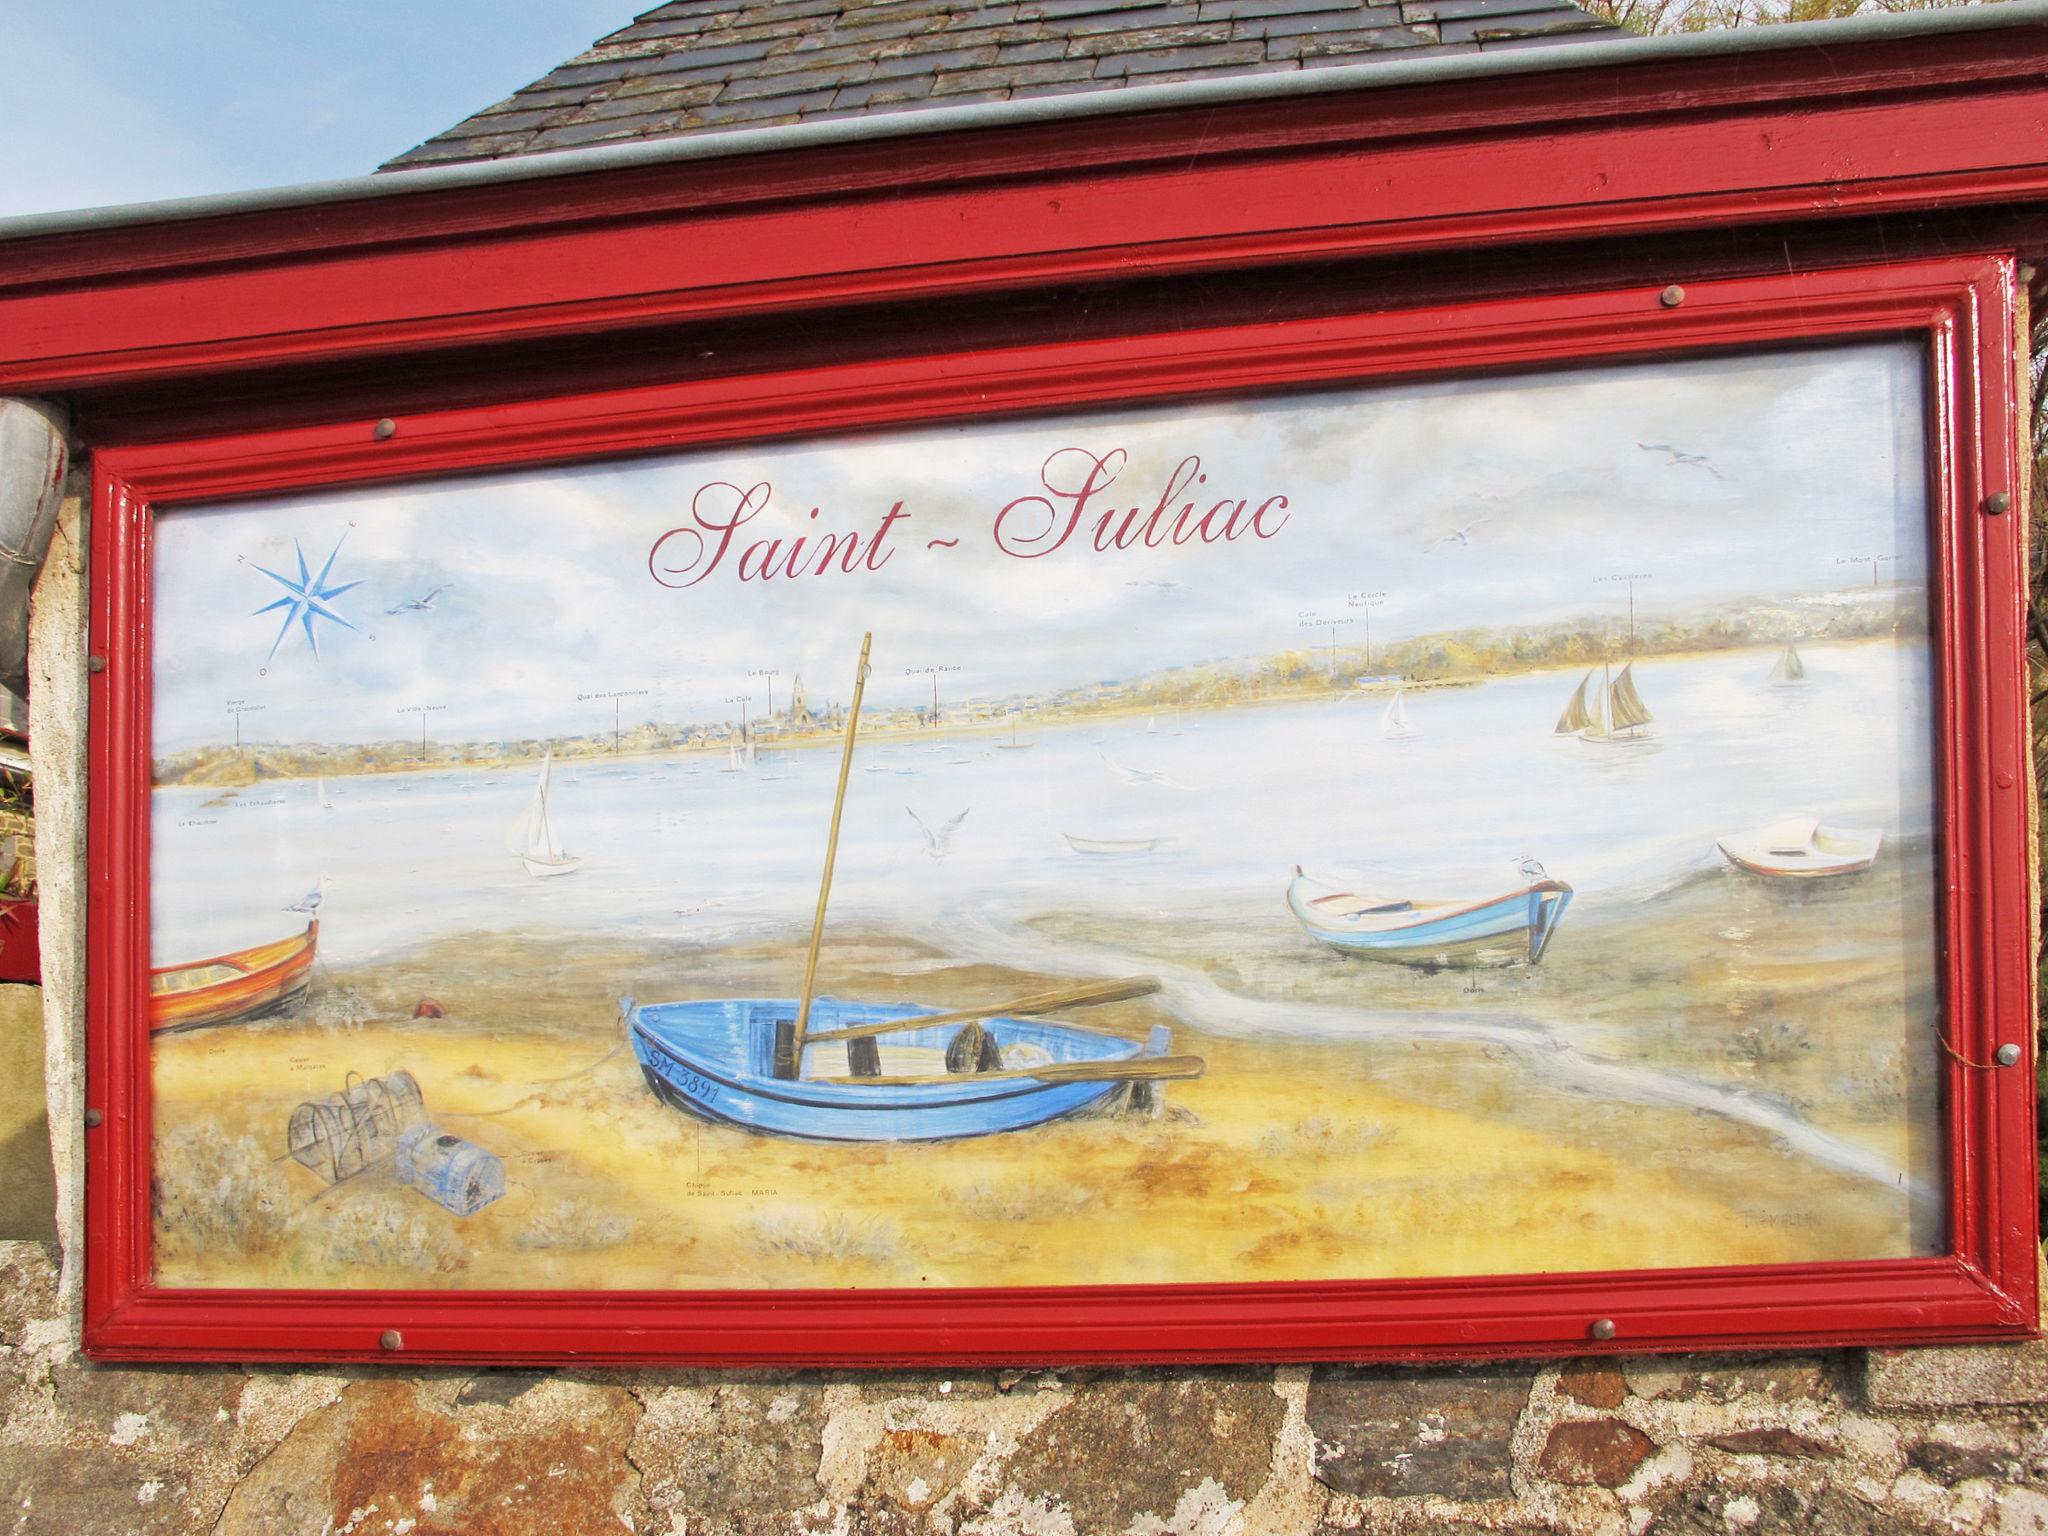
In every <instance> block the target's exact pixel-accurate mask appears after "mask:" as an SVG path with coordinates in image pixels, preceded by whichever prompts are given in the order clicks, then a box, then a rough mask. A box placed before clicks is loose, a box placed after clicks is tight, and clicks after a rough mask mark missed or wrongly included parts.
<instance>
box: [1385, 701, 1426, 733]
mask: <svg viewBox="0 0 2048 1536" xmlns="http://www.w3.org/2000/svg"><path fill="white" fill-rule="evenodd" d="M1421 734H1422V732H1420V731H1418V730H1417V729H1416V728H1415V725H1414V722H1412V721H1411V720H1409V718H1408V702H1407V696H1406V695H1405V694H1404V693H1403V692H1402V691H1401V690H1400V689H1399V688H1396V689H1395V690H1394V697H1393V699H1392V700H1391V701H1390V702H1389V703H1388V705H1387V707H1386V710H1385V712H1384V713H1383V714H1381V716H1380V735H1382V736H1384V737H1385V738H1386V739H1387V740H1388V741H1413V740H1414V739H1415V738H1416V737H1417V736H1420V735H1421Z"/></svg>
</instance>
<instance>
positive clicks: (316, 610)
mask: <svg viewBox="0 0 2048 1536" xmlns="http://www.w3.org/2000/svg"><path fill="white" fill-rule="evenodd" d="M347 537H348V535H347V534H343V535H342V538H341V539H336V540H335V541H334V553H333V554H330V555H329V556H328V557H327V563H326V564H325V565H323V566H321V567H320V574H319V575H318V576H313V575H309V574H308V572H307V568H306V552H305V550H304V549H302V548H300V546H299V541H298V540H297V539H294V540H292V550H293V552H294V553H296V554H297V555H298V557H299V575H298V579H297V580H296V581H294V580H293V579H292V578H291V577H289V576H280V575H279V574H278V573H277V572H276V571H273V570H270V569H268V568H267V567H264V566H260V565H257V566H256V569H257V570H259V571H262V572H263V574H264V575H266V576H268V577H269V578H270V579H271V580H272V581H274V582H276V583H277V584H278V585H279V586H280V587H283V588H284V591H285V595H284V596H283V597H280V598H279V599H278V600H277V601H276V602H274V603H266V604H264V605H263V606H262V607H261V608H258V609H257V610H256V612H257V613H259V614H261V613H271V612H273V611H275V610H276V609H279V608H282V609H284V610H285V616H284V623H283V624H282V625H281V626H280V627H279V628H278V631H277V638H276V639H275V640H273V641H271V642H270V655H269V656H266V657H265V658H264V661H265V662H266V663H268V662H269V661H272V660H274V659H275V658H276V656H277V648H278V647H279V646H280V645H283V644H284V637H285V636H286V635H288V634H290V633H291V628H292V625H294V624H297V625H298V626H299V627H300V628H302V629H303V630H304V631H305V633H306V644H307V646H309V647H310V648H311V649H312V652H313V656H314V659H315V660H318V659H319V656H320V634H319V631H318V630H317V629H316V628H315V627H314V624H313V621H314V620H315V619H332V620H333V621H334V622H335V623H337V624H339V625H340V626H341V627H342V628H343V629H354V628H355V625H353V624H351V623H349V621H348V620H347V619H345V618H343V617H342V616H341V615H340V614H339V613H337V612H336V611H335V610H334V608H333V607H332V606H331V604H332V603H333V600H334V599H335V598H337V597H339V596H341V594H342V593H344V592H346V591H348V590H349V588H351V587H359V586H361V585H362V582H360V581H344V582H341V583H340V584H338V585H336V586H329V585H328V584H327V577H328V575H329V573H331V572H332V571H333V569H334V560H335V556H336V555H339V554H340V553H341V545H342V539H346V538H347ZM249 563H250V564H251V565H255V564H256V563H255V561H253V560H252V561H250V562H249Z"/></svg>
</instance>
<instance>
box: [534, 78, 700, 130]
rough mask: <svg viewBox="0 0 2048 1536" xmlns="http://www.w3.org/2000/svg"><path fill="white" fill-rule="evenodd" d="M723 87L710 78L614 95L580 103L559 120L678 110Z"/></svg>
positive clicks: (697, 104)
mask: <svg viewBox="0 0 2048 1536" xmlns="http://www.w3.org/2000/svg"><path fill="white" fill-rule="evenodd" d="M724 89H725V86H724V84H723V83H722V82H720V81H716V80H713V81H709V82H707V83H705V84H703V85H685V86H679V87H676V88H674V89H671V90H666V91H644V92H641V93H639V94H636V95H632V96H614V97H612V98H611V99H610V100H608V101H599V102H593V103H591V105H589V106H587V107H582V108H580V109H578V110H577V111H576V112H575V113H574V115H572V116H570V117H567V118H564V119H562V121H564V122H574V123H601V122H609V121H611V120H613V119H614V118H622V117H644V116H647V115H648V114H650V113H662V112H680V111H682V110H683V109H684V108H686V107H701V106H703V105H705V104H706V103H707V102H711V101H715V100H717V98H718V93H719V92H720V91H722V90H724Z"/></svg>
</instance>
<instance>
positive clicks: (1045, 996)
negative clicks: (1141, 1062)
mask: <svg viewBox="0 0 2048 1536" xmlns="http://www.w3.org/2000/svg"><path fill="white" fill-rule="evenodd" d="M1158 990H1159V980H1158V978H1157V977H1154V976H1125V977H1123V978H1122V979H1120V980H1117V981H1095V982H1090V983H1088V984H1087V985H1086V986H1079V987H1061V988H1059V989H1057V990H1056V991H1052V992H1034V993H1032V994H1030V995H1029V996H1027V997H1013V998H1009V999H1007V1000H1006V1001H1003V1002H999V1003H983V1004H979V1005H977V1006H975V1007H972V1008H955V1009H952V1010H951V1011H950V1012H947V1013H920V1014H914V1015H912V1016H911V1017H910V1018H907V1019H886V1020H884V1021H883V1022H881V1023H879V1024H849V1025H847V1026H846V1027H845V1028H843V1029H821V1030H819V1031H818V1033H816V1034H815V1035H810V1036H807V1037H806V1038H807V1039H809V1040H810V1042H811V1043H812V1044H813V1045H816V1044H820V1043H822V1042H823V1041H826V1040H865V1039H868V1038H870V1037H872V1036H875V1035H898V1034H908V1033H909V1032H910V1031H912V1030H916V1029H932V1028H935V1027H938V1026H941V1025H946V1024H971V1023H973V1022H974V1021H975V1020H977V1019H989V1018H995V1017H996V1016H998V1015H1013V1014H1029V1013H1050V1012H1052V1011H1053V1010H1054V1009H1056V1008H1085V1007H1089V1006H1091V1005H1094V1004H1098V1003H1121V1002H1124V1001H1125V1000H1127V999H1129V998H1133V997H1146V996H1148V995H1150V994H1151V993H1154V992H1157V991H1158ZM1062 1028H1066V1029H1085V1030H1088V1033H1090V1034H1096V1035H1119V1034H1122V1033H1123V1032H1122V1031H1118V1030H1113V1029H1089V1028H1088V1026H1087V1025H1085V1024H1065V1023H1063V1024H1062Z"/></svg>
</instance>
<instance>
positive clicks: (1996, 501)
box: [1984, 491, 2012, 517]
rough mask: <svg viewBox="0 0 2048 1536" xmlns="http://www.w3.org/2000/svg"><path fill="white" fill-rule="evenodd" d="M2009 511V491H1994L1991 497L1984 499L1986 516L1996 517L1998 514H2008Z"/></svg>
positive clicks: (2010, 508) (2010, 507)
mask: <svg viewBox="0 0 2048 1536" xmlns="http://www.w3.org/2000/svg"><path fill="white" fill-rule="evenodd" d="M2011 510H2012V492H2011V491H1994V492H1993V493H1992V494H1991V495H1989V496H1986V497H1985V498H1984V511H1985V514H1986V515H1987V516H1990V517H1997V516H1998V515H1999V514H2000V513H2002V512H2010V511H2011Z"/></svg>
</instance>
